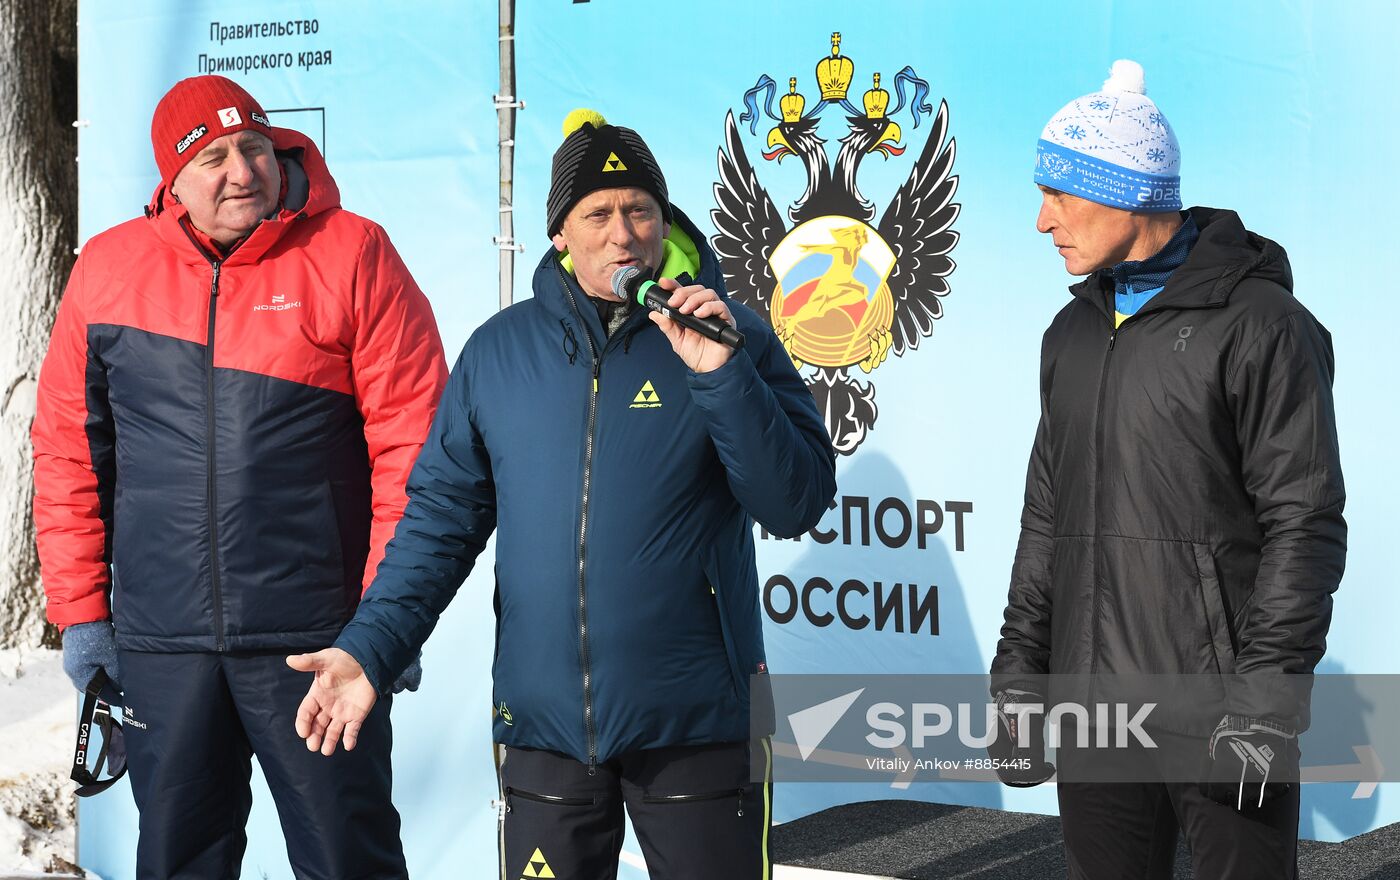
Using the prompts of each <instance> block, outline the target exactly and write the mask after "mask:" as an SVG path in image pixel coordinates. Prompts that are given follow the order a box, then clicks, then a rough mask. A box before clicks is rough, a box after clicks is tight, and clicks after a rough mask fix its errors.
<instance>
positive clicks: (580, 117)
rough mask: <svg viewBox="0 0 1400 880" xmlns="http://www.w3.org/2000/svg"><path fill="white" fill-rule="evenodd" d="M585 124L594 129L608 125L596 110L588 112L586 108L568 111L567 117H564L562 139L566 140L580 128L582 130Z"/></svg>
mask: <svg viewBox="0 0 1400 880" xmlns="http://www.w3.org/2000/svg"><path fill="white" fill-rule="evenodd" d="M585 122H588V123H591V124H592V125H593V127H594V128H602V127H603V126H605V125H607V124H608V121H607V120H606V119H604V118H603V114H601V113H599V112H598V111H597V110H589V109H588V108H587V107H580V108H578V109H577V110H572V111H570V112H569V115H568V116H565V117H564V137H566V138H567V137H568V136H569V135H571V134H573V133H574V132H576V131H578V130H579V129H580V128H583V124H584V123H585Z"/></svg>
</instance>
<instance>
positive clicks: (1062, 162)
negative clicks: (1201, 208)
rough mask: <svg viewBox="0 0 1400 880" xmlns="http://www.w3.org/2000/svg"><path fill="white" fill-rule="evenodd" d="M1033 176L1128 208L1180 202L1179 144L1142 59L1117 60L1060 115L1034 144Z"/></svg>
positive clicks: (1172, 207) (1165, 207) (1177, 206)
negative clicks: (1098, 85)
mask: <svg viewBox="0 0 1400 880" xmlns="http://www.w3.org/2000/svg"><path fill="white" fill-rule="evenodd" d="M1035 182H1036V183H1038V184H1041V185H1042V186H1047V187H1050V188H1051V189H1056V190H1059V191H1060V192H1065V193H1069V194H1070V195H1073V196H1079V197H1080V198H1084V199H1088V200H1089V201H1092V202H1098V203H1099V204H1101V205H1108V206H1109V207H1113V208H1123V209H1125V210H1128V211H1144V212H1159V211H1179V210H1181V148H1180V147H1179V146H1178V145H1177V142H1176V135H1175V134H1174V133H1173V132H1172V127H1171V124H1170V123H1168V122H1167V117H1166V116H1164V115H1162V111H1161V110H1158V109H1157V105H1156V104H1155V103H1153V102H1152V99H1151V98H1149V97H1147V88H1146V85H1145V83H1144V77H1143V72H1142V65H1140V64H1138V63H1137V62H1136V61H1115V62H1113V70H1112V72H1111V74H1110V75H1109V78H1108V80H1107V81H1106V82H1105V83H1104V84H1103V88H1102V89H1100V90H1099V91H1097V92H1093V93H1091V94H1088V95H1084V96H1083V97H1080V98H1075V99H1074V100H1073V101H1070V102H1069V103H1068V104H1066V105H1065V106H1064V107H1063V108H1061V109H1060V112H1059V113H1056V114H1055V115H1054V117H1053V118H1052V119H1051V120H1050V122H1049V123H1048V124H1047V125H1046V126H1045V130H1044V131H1043V132H1041V135H1040V142H1039V143H1038V144H1037V145H1036V162H1035Z"/></svg>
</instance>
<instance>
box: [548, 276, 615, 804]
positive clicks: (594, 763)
mask: <svg viewBox="0 0 1400 880" xmlns="http://www.w3.org/2000/svg"><path fill="white" fill-rule="evenodd" d="M554 270H555V272H557V273H558V274H559V284H560V286H562V287H563V288H564V293H565V295H566V296H568V298H569V305H570V306H571V307H572V308H573V310H574V314H575V315H577V316H579V318H580V320H581V319H582V315H580V314H579V309H578V302H577V300H575V299H574V292H573V290H571V289H570V288H569V282H568V279H566V278H565V277H564V269H563V267H562V266H560V265H559V262H558V261H557V260H556V261H555V263H554ZM583 336H584V339H585V340H586V341H587V342H588V354H589V357H591V358H592V359H593V384H592V387H591V388H590V390H589V392H588V438H587V440H586V441H585V445H584V452H583V498H582V500H581V501H580V507H579V525H578V659H579V667H580V668H581V669H582V670H583V729H584V735H585V736H586V737H587V739H588V775H589V776H593V775H595V774H596V773H597V772H598V732H597V729H596V726H595V721H594V718H593V670H592V667H591V665H590V663H589V654H588V591H587V589H586V587H585V578H584V571H585V567H586V566H585V563H586V560H587V556H588V492H589V488H590V484H591V482H592V477H593V431H594V428H595V427H596V426H597V422H598V374H599V372H601V370H602V366H603V364H602V361H601V359H599V357H598V349H597V348H596V347H595V346H594V345H593V334H591V333H589V332H588V328H587V327H586V326H585V327H584V328H583Z"/></svg>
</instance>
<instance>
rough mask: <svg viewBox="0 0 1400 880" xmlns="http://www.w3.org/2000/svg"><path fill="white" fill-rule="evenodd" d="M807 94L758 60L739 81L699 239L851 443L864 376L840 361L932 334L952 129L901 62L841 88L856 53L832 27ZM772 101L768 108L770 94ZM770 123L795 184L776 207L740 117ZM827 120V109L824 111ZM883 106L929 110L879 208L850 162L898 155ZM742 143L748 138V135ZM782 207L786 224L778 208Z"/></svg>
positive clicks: (873, 359)
mask: <svg viewBox="0 0 1400 880" xmlns="http://www.w3.org/2000/svg"><path fill="white" fill-rule="evenodd" d="M815 73H816V84H815V85H816V89H817V91H818V92H819V95H820V100H819V101H818V102H817V103H816V104H815V105H812V106H809V104H808V101H807V99H806V98H805V97H803V95H802V94H801V93H800V92H799V91H798V78H797V77H795V76H794V77H791V78H789V79H788V81H787V82H788V86H787V90H786V93H785V94H780V92H779V86H778V85H777V83H775V82H774V81H773V79H772V78H771V77H769V76H768V75H767V74H764V75H763V76H760V77H759V79H758V82H757V83H756V84H755V85H754V86H753V88H751V89H749V90H748V92H747V93H745V95H744V111H743V113H742V114H741V115H740V116H739V121H738V124H737V125H736V123H735V121H734V114H733V113H732V112H731V113H729V114H728V116H727V117H726V118H725V124H724V143H723V145H722V146H721V148H720V151H719V181H718V182H717V183H716V184H715V187H714V192H715V202H716V205H717V207H716V208H715V209H714V210H713V211H711V212H710V218H711V219H712V220H713V221H714V224H715V228H716V229H717V230H718V234H716V235H715V237H714V238H713V239H712V240H711V243H712V244H713V246H714V249H715V252H716V253H717V254H718V255H719V262H720V266H721V267H722V268H723V270H724V280H725V284H726V286H727V287H728V288H729V292H730V293H731V294H732V295H733V296H734V298H735V299H737V300H738V301H739V302H742V303H743V304H744V305H746V306H748V307H749V308H751V309H753V310H754V311H756V312H757V313H758V314H759V316H760V317H763V318H765V319H766V320H767V321H768V323H769V324H771V325H772V327H773V330H774V331H775V332H776V333H777V335H778V339H780V340H781V341H782V343H783V347H784V348H786V349H787V352H788V355H789V356H790V357H791V358H792V361H793V364H794V365H795V366H797V367H798V369H806V368H809V367H810V368H811V372H810V373H809V374H808V375H807V376H806V383H807V387H808V388H809V389H811V391H812V395H813V397H815V398H816V402H817V409H818V410H820V411H821V412H822V413H823V415H824V417H825V420H826V428H827V431H828V432H829V433H830V434H831V441H832V445H833V446H835V448H836V451H837V452H839V453H841V454H843V455H850V454H851V453H853V452H855V450H856V448H857V447H859V446H860V444H861V443H862V442H864V440H865V437H866V435H867V434H868V432H869V431H870V430H871V429H872V428H873V427H874V425H875V417H876V415H877V410H876V407H875V387H874V385H873V384H869V383H864V382H860V381H857V380H856V379H854V378H852V377H851V376H849V375H848V373H849V372H850V371H851V370H852V369H854V368H856V367H859V368H860V370H861V371H862V372H864V373H873V372H874V371H875V369H876V368H878V367H879V366H880V365H881V364H882V363H884V362H885V360H886V358H888V357H889V356H890V355H891V354H893V355H894V356H896V357H901V356H903V355H904V354H906V353H908V352H910V351H913V350H915V349H917V348H918V347H919V342H920V341H921V340H922V339H924V338H925V337H928V336H931V335H932V334H933V322H934V321H935V320H936V319H938V318H940V317H942V315H943V297H944V296H946V295H947V294H948V292H949V286H948V276H949V275H951V274H952V272H953V268H954V264H953V260H952V259H951V258H950V257H949V254H950V253H951V252H952V250H953V248H954V246H956V245H957V242H958V233H957V232H956V231H954V229H953V222H954V221H955V220H956V219H957V217H958V212H959V205H958V204H957V203H955V202H954V201H953V200H952V199H953V194H954V193H955V192H956V191H957V187H958V178H957V176H956V175H954V174H953V173H952V168H953V158H954V155H955V153H956V149H955V141H954V140H953V139H952V138H950V137H948V104H947V102H940V106H939V107H938V109H937V111H935V110H934V107H933V105H932V104H931V103H929V102H928V101H927V100H926V99H927V98H928V93H929V84H928V82H926V81H925V80H923V79H921V78H919V76H918V75H917V74H916V73H915V72H914V68H912V67H910V66H907V65H906V66H905V67H904V68H903V69H902V70H900V71H899V72H898V73H896V74H895V75H894V76H893V77H892V78H891V80H889V81H887V83H888V84H889V85H890V86H892V87H893V90H894V96H893V97H892V96H891V95H890V92H889V91H887V90H886V89H885V88H883V87H882V86H881V83H880V74H879V73H874V74H873V76H872V77H871V80H870V82H871V83H872V87H871V88H870V89H869V90H867V91H866V92H865V93H864V95H863V97H862V98H861V99H859V100H860V103H859V104H856V103H854V102H852V101H851V100H850V99H849V98H848V97H847V96H848V94H849V91H850V89H851V87H852V81H853V77H854V76H855V62H853V61H852V60H851V59H850V58H847V57H846V56H845V55H843V54H841V34H839V33H834V34H832V35H831V54H830V55H827V56H823V57H822V58H821V59H820V60H819V61H818V62H817V65H816V71H815ZM775 104H776V105H777V111H776V112H775V109H774V105H775ZM828 110H831V111H840V113H841V115H842V116H843V117H844V121H845V123H846V131H845V132H844V134H842V136H841V137H840V138H839V140H838V141H837V143H838V144H839V145H840V148H839V150H838V151H837V155H836V158H835V160H834V161H833V160H832V159H831V157H830V155H829V153H828V150H827V147H826V144H827V142H828V140H830V139H831V138H830V137H828V138H823V137H820V136H818V134H817V130H818V128H819V126H821V125H822V124H823V115H822V114H823V112H824V111H828ZM765 115H766V116H768V118H769V119H771V120H773V121H774V123H776V124H775V125H774V126H773V127H772V128H771V129H770V130H769V132H768V137H767V141H766V145H767V147H768V148H769V149H768V150H767V151H762V150H760V155H761V156H762V157H763V158H764V159H765V160H769V161H773V160H776V162H775V164H776V163H778V162H781V161H782V160H783V159H784V158H787V157H789V156H795V157H797V160H798V161H799V162H800V163H801V167H802V168H804V169H805V171H806V178H807V181H806V189H805V191H804V192H803V193H802V195H801V196H800V197H799V198H798V199H797V200H796V201H795V202H794V203H793V204H792V205H791V206H789V207H788V209H787V211H786V213H787V218H786V219H784V217H783V213H782V212H780V211H779V209H778V207H777V206H776V205H775V204H774V202H773V199H772V197H771V196H770V195H769V194H768V191H767V190H766V189H765V188H764V186H763V185H762V184H760V183H759V179H758V178H759V175H758V169H756V168H755V167H754V165H753V163H752V162H750V160H749V158H748V153H747V151H746V150H747V149H752V148H746V147H745V146H744V138H743V137H742V134H741V130H740V127H741V126H745V124H747V128H748V133H749V135H756V134H757V133H758V124H759V122H760V121H761V120H762V117H763V116H765ZM831 115H832V114H831V113H827V121H831V122H839V120H832V119H830V117H831ZM895 117H901V118H904V119H905V120H906V124H907V123H908V122H910V121H912V122H913V128H914V129H917V128H918V127H919V126H920V124H921V123H922V122H924V121H926V120H928V119H929V118H930V117H932V125H930V126H929V127H928V128H927V129H926V131H927V132H928V135H927V138H926V139H925V141H924V145H923V147H922V149H921V151H920V152H919V154H918V158H917V159H915V160H914V162H913V166H912V167H911V168H910V170H909V176H908V178H907V179H906V181H905V182H904V184H903V185H901V186H900V187H899V189H898V190H897V191H896V192H895V194H894V198H893V199H892V200H891V201H890V202H889V204H888V206H887V207H886V208H885V209H884V211H883V213H882V215H881V217H880V219H879V220H878V221H877V220H876V219H875V215H876V213H877V212H876V206H875V203H874V202H873V201H872V200H870V199H868V198H866V197H865V195H864V194H863V193H861V191H860V189H859V187H858V186H857V183H856V178H857V174H858V172H859V170H860V166H861V163H862V162H863V161H866V160H868V159H869V158H870V157H871V156H873V155H879V156H880V157H881V158H882V159H885V160H887V161H888V160H891V159H895V160H898V159H899V158H900V157H901V156H903V155H904V153H905V151H906V150H907V149H908V146H907V145H906V144H901V140H902V139H904V138H905V132H904V131H903V130H902V129H901V128H900V125H899V123H897V122H896V121H895ZM755 146H760V145H758V144H756V145H755ZM789 220H790V221H791V227H790V228H789V225H788V222H787V221H789Z"/></svg>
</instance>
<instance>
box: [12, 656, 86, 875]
mask: <svg viewBox="0 0 1400 880" xmlns="http://www.w3.org/2000/svg"><path fill="white" fill-rule="evenodd" d="M61 657H62V654H61V653H60V652H59V651H49V650H42V649H24V648H19V649H8V650H3V651H0V876H3V875H11V876H13V875H15V874H32V873H39V874H43V873H48V874H54V873H60V874H80V873H81V872H80V871H78V870H77V869H76V868H75V867H74V866H73V864H72V861H71V860H72V858H73V847H74V842H75V825H74V818H73V810H74V801H75V797H74V795H73V789H74V788H75V787H76V786H75V784H74V783H73V782H71V781H70V780H69V779H68V762H69V761H71V760H72V757H73V740H74V737H75V736H76V731H75V727H74V725H75V723H76V718H77V695H76V693H75V692H74V690H73V685H72V684H71V683H69V681H68V677H67V676H65V675H64V674H63V664H62V660H61Z"/></svg>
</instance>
